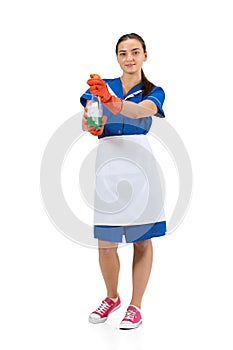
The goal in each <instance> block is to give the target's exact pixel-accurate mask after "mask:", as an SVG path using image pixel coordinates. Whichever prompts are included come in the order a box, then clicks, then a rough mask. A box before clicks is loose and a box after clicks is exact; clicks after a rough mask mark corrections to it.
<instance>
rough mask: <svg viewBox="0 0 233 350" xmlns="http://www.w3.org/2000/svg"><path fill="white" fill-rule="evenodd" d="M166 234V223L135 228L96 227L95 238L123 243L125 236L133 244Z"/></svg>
mask: <svg viewBox="0 0 233 350" xmlns="http://www.w3.org/2000/svg"><path fill="white" fill-rule="evenodd" d="M165 234H166V221H161V222H156V223H153V224H143V225H133V226H106V225H94V237H95V238H97V239H100V240H103V241H109V242H118V243H121V242H122V237H123V235H124V236H125V240H126V243H133V242H139V241H144V240H146V239H150V238H153V237H160V236H164V235H165Z"/></svg>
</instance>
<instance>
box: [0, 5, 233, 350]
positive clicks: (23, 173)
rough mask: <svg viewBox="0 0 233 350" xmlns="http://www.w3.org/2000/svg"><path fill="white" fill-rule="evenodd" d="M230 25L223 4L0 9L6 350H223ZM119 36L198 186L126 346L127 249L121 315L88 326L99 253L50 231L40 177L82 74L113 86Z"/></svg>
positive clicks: (228, 273)
mask: <svg viewBox="0 0 233 350" xmlns="http://www.w3.org/2000/svg"><path fill="white" fill-rule="evenodd" d="M152 5H153V7H152ZM231 23H232V16H231V11H230V1H227V0H222V1H221V2H220V1H207V0H202V1H184V0H178V1H172V0H170V1H169V0H164V1H155V2H153V3H152V2H145V1H144V2H137V1H136V2H135V1H134V2H132V1H130V2H127V1H122V0H119V1H116V2H115V3H114V2H110V1H99V2H98V1H89V2H85V3H80V2H78V1H74V0H73V1H71V0H66V1H52V0H46V1H45V0H41V1H29V0H28V1H26V0H22V1H14V0H12V1H11V0H9V1H7V2H6V1H5V2H3V1H2V2H1V5H0V33H1V34H0V35H1V55H0V60H1V64H0V69H1V75H0V86H1V91H0V101H1V102H0V109H1V110H0V113H1V129H0V130H1V137H0V142H1V192H0V198H1V236H0V237H1V238H0V239H1V241H0V269H1V272H0V273H1V275H0V282H1V288H0V294H1V296H0V303H1V305H0V322H1V324H0V330H1V336H0V347H1V349H4V350H8V349H16V348H17V349H19V348H20V349H21V348H22V349H25V350H26V349H35V350H36V349H69V350H72V349H80V348H83V349H113V350H115V349H123V350H124V349H136V350H141V349H143V350H144V349H160V350H163V349H171V348H179V349H180V350H181V349H187V348H188V349H190V350H191V349H206V348H211V347H213V346H214V347H215V348H216V349H224V350H228V349H232V347H233V340H232V334H231V333H232V314H233V307H232V295H233V290H232V283H231V279H232V263H233V261H232V240H231V235H232V227H231V221H230V219H231V217H232V205H231V202H232V201H231V199H232V175H233V174H232V170H231V169H230V164H229V162H231V156H230V155H231V149H232V127H231V126H230V125H231V124H230V122H231V119H232V61H233V57H232V48H231V46H232V37H231V33H232V28H231ZM128 32H136V33H138V34H140V35H141V36H142V37H143V38H144V39H145V41H146V44H147V49H148V61H147V62H146V64H145V66H144V71H145V73H146V75H147V76H148V78H149V79H150V80H152V81H153V82H154V83H156V84H158V85H161V86H162V87H163V88H164V90H165V91H166V101H165V105H164V108H165V111H166V116H167V120H168V121H169V123H171V124H172V125H173V127H174V128H175V129H176V131H177V132H178V133H179V135H180V136H181V138H182V139H183V141H184V144H185V146H186V148H187V150H188V152H189V155H190V158H191V161H192V166H193V175H194V187H193V196H192V202H191V206H190V208H189V211H188V213H187V215H186V217H185V219H184V221H183V223H182V224H181V225H180V226H179V228H178V229H177V231H176V232H174V233H173V234H171V235H170V236H167V237H164V238H160V239H154V240H153V244H154V264H153V270H152V274H151V278H150V281H149V284H148V288H147V290H146V293H145V296H144V301H143V309H142V314H143V318H144V324H143V326H142V327H140V329H138V330H135V331H131V332H126V333H124V332H120V331H119V330H117V324H118V322H119V321H120V320H121V318H122V317H123V315H124V312H125V308H126V307H127V306H128V302H129V300H130V294H131V260H132V250H131V249H132V247H131V246H127V247H124V248H121V249H120V250H119V254H120V257H121V263H122V264H121V275H120V282H119V292H120V294H121V298H122V304H123V307H122V308H121V309H119V311H117V312H116V313H115V314H114V315H112V317H111V318H110V319H109V320H108V322H107V324H104V325H100V326H93V325H91V324H89V323H88V322H87V317H88V314H89V313H90V312H91V311H92V310H93V309H94V308H95V307H96V306H97V305H98V303H99V302H100V301H101V300H102V299H103V298H104V297H105V289H104V285H103V282H102V279H101V275H100V272H99V267H98V256H97V251H96V250H95V249H88V248H85V247H83V246H81V245H78V244H75V243H73V242H72V241H70V240H68V239H67V238H65V237H64V236H63V235H62V234H60V233H59V232H58V231H57V230H56V228H55V227H54V226H53V224H52V223H51V222H50V220H49V218H48V216H47V215H46V213H45V211H44V208H43V204H42V201H41V197H40V186H39V182H40V181H39V175H40V162H41V159H42V155H43V152H44V149H45V147H46V145H47V143H48V141H49V139H50V137H51V136H52V134H53V133H54V132H55V130H56V129H57V128H58V127H59V126H60V125H61V124H62V123H64V121H65V120H67V119H68V118H70V117H71V116H73V115H74V114H76V113H77V112H80V111H81V106H80V104H79V96H80V94H81V93H82V92H83V91H84V90H85V89H86V87H87V86H86V83H85V82H86V80H87V78H88V76H89V74H90V73H99V74H100V75H101V76H103V77H117V76H119V75H120V71H119V68H118V65H117V63H116V60H115V53H114V50H115V44H116V41H117V39H118V38H119V37H120V36H121V35H122V34H125V33H128ZM89 140H90V141H89V142H95V141H93V138H92V139H91V138H89ZM80 152H81V150H80Z"/></svg>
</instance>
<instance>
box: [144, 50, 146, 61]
mask: <svg viewBox="0 0 233 350" xmlns="http://www.w3.org/2000/svg"><path fill="white" fill-rule="evenodd" d="M144 56H145V58H144V62H146V60H147V52H145V53H144Z"/></svg>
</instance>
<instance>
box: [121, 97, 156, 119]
mask: <svg viewBox="0 0 233 350" xmlns="http://www.w3.org/2000/svg"><path fill="white" fill-rule="evenodd" d="M157 112H158V107H157V106H156V104H155V103H154V102H152V101H150V100H145V101H142V102H139V103H134V102H130V101H123V106H122V110H121V112H120V113H121V114H123V115H125V116H126V117H129V118H133V119H138V118H145V117H149V116H151V115H154V114H156V113H157Z"/></svg>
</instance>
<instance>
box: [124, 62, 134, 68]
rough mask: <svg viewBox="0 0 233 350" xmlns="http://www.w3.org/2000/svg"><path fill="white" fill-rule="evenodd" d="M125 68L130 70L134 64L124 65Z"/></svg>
mask: <svg viewBox="0 0 233 350" xmlns="http://www.w3.org/2000/svg"><path fill="white" fill-rule="evenodd" d="M125 66H126V67H127V68H132V67H133V66H135V64H134V63H129V64H126V65H125Z"/></svg>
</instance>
